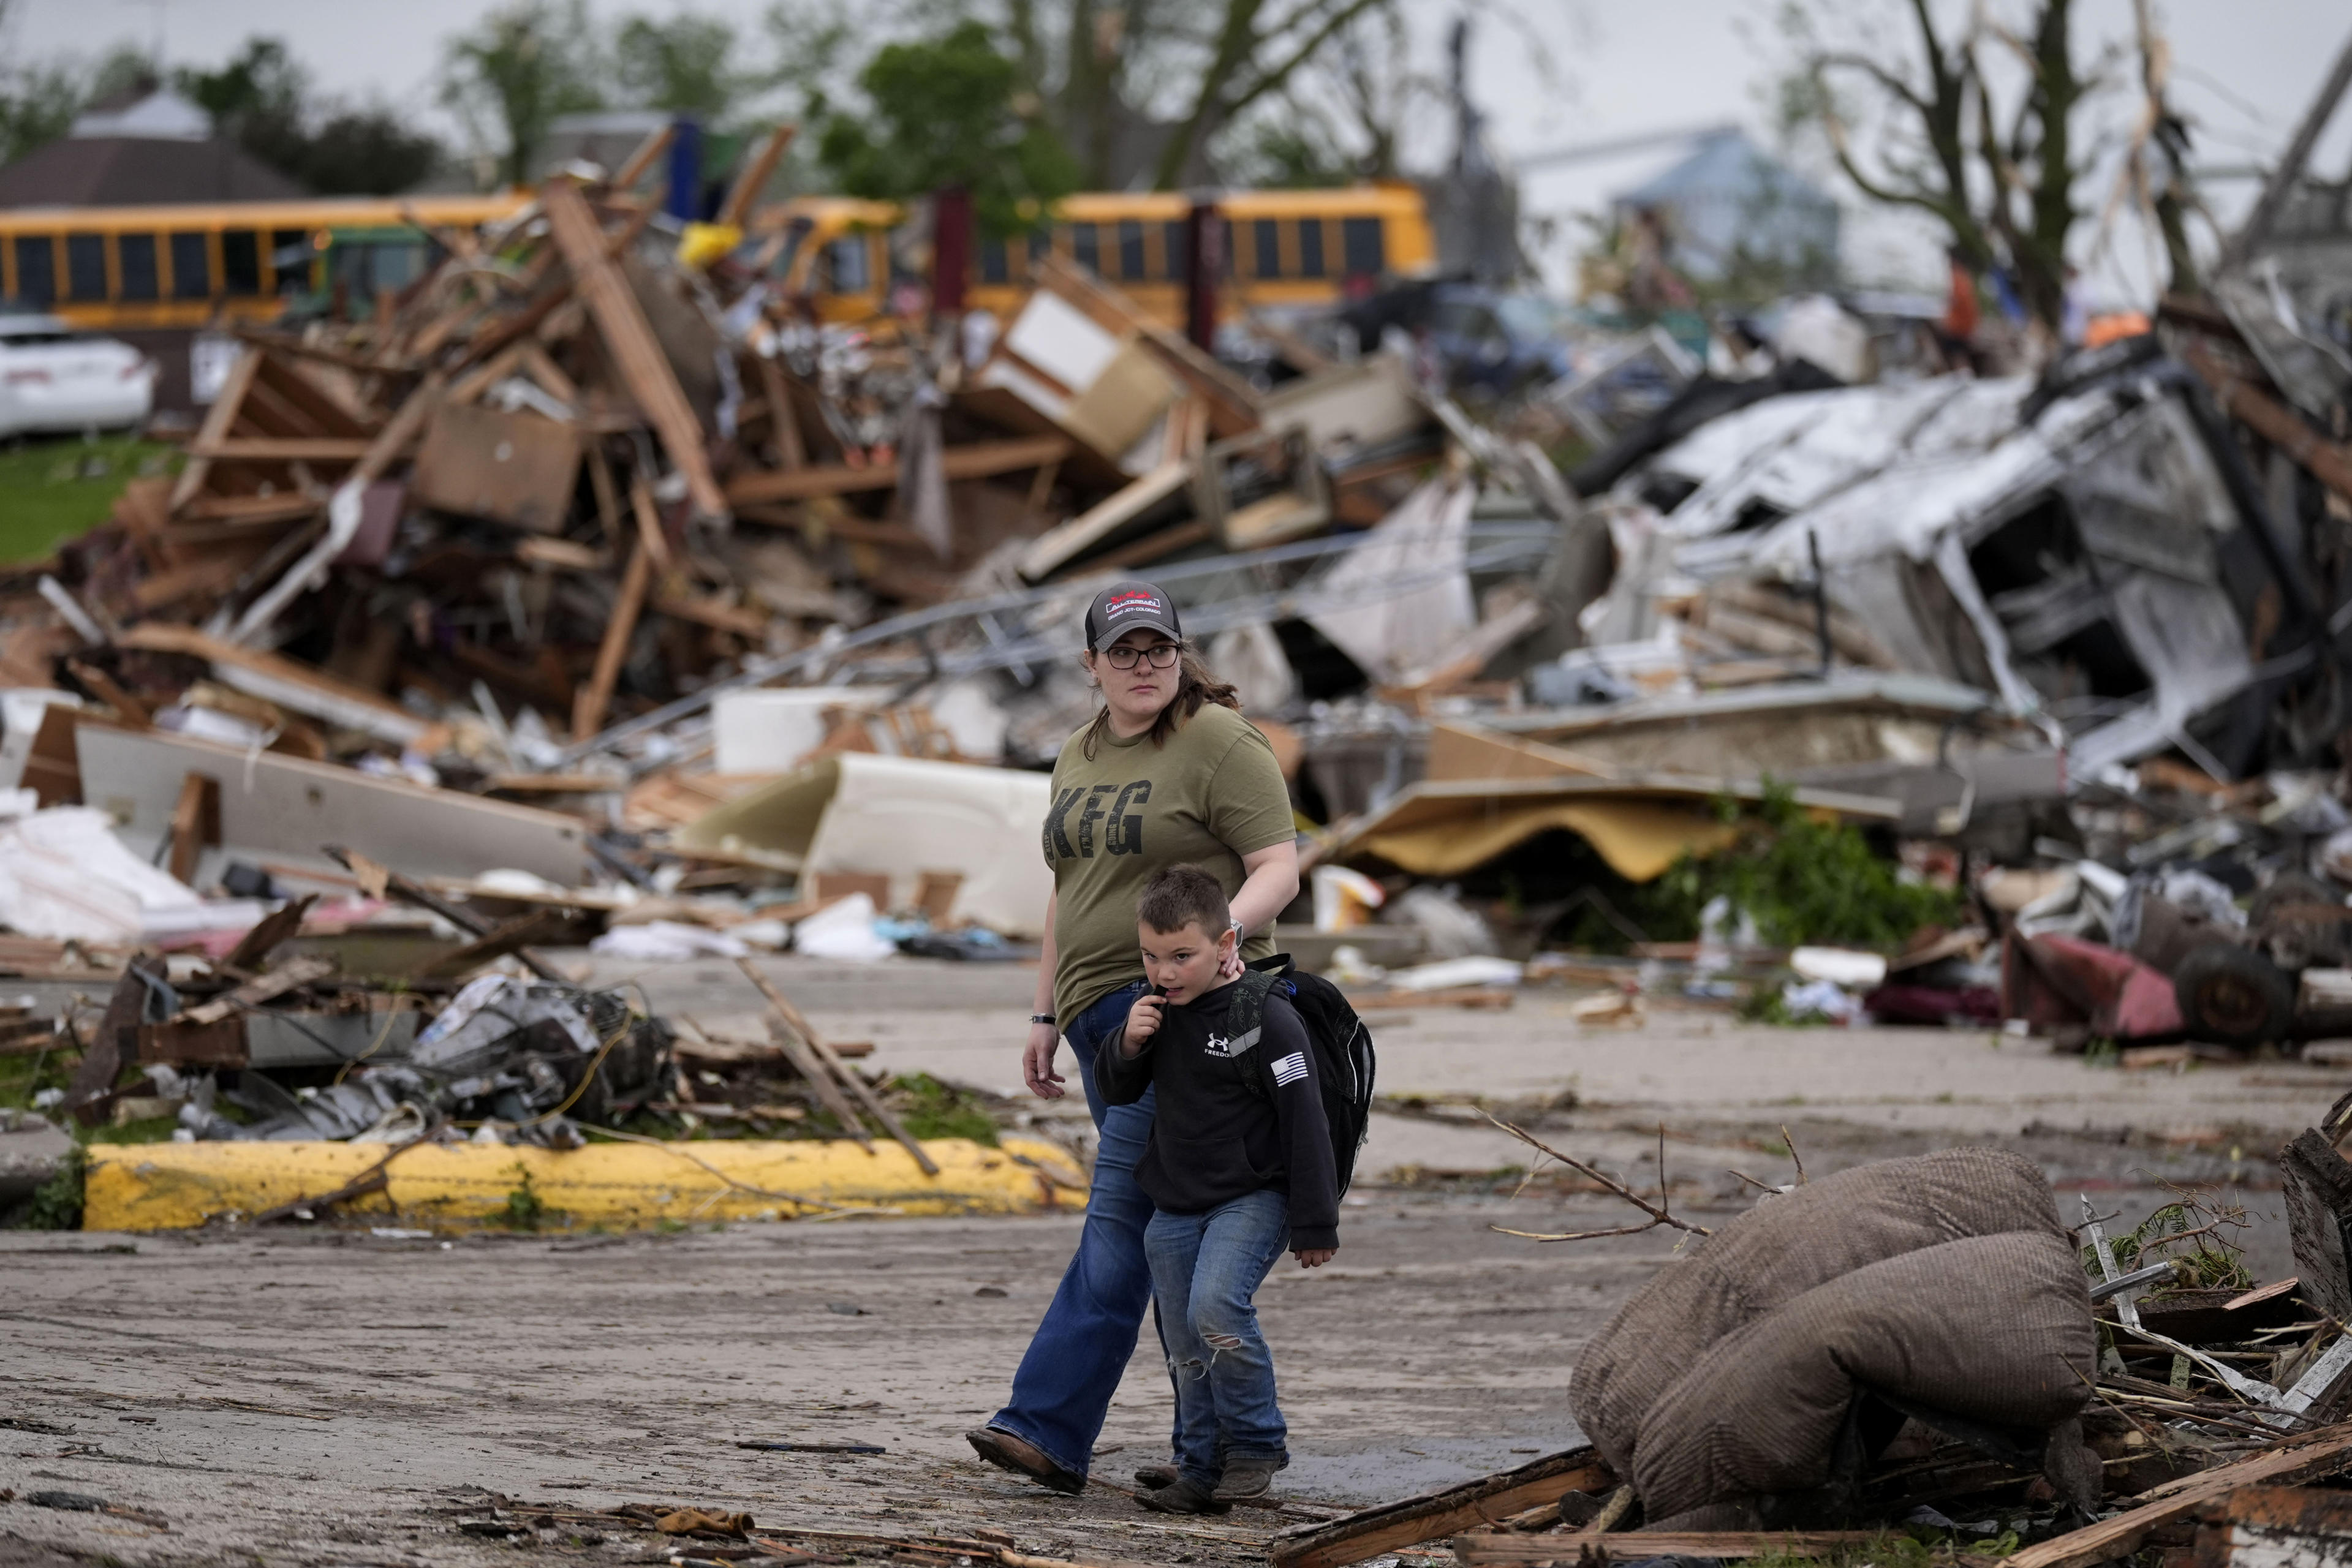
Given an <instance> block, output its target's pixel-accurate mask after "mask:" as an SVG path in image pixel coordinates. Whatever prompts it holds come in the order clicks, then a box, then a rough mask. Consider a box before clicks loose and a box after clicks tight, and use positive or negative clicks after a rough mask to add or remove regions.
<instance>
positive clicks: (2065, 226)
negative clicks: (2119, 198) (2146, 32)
mask: <svg viewBox="0 0 2352 1568" xmlns="http://www.w3.org/2000/svg"><path fill="white" fill-rule="evenodd" d="M1787 15H1788V26H1789V28H1790V36H1791V38H1792V40H1793V41H1794V42H1795V44H1796V46H1797V49H1798V54H1799V61H1798V64H1797V68H1796V70H1795V71H1794V72H1793V73H1792V75H1791V76H1790V78H1789V79H1787V80H1786V81H1784V82H1783V83H1782V91H1781V100H1782V115H1783V119H1784V120H1786V121H1788V122H1790V124H1791V125H1800V124H1808V123H1810V124H1812V125H1816V126H1818V127H1819V128H1820V130H1821V131H1822V132H1823V133H1824V134H1825V135H1826V136H1827V137H1828V140H1829V143H1830V147H1831V150H1832V152H1833V154H1834V155H1835V157H1836V159H1837V162H1838V167H1839V168H1840V169H1841V170H1842V171H1843V172H1844V174H1845V176H1846V178H1847V179H1849V180H1851V181H1852V182H1853V184H1854V186H1855V188H1856V189H1858V190H1860V191H1861V192H1862V193H1863V194H1864V195H1865V196H1868V197H1870V198H1871V199H1872V200H1873V201H1876V202H1882V203H1885V204H1889V205H1894V206H1907V207H1913V208H1916V209H1917V210H1919V211H1922V212H1925V213H1927V214H1930V215H1932V216H1933V217H1935V218H1936V219H1937V220H1938V221H1939V222H1941V223H1942V224H1943V225H1944V226H1945V228H1946V230H1947V231H1948V233H1949V235H1950V236H1951V243H1952V246H1953V247H1954V249H1955V250H1956V251H1958V254H1959V256H1960V257H1961V259H1962V260H1963V261H1964V262H1965V263H1966V264H1967V265H1968V267H1969V269H1970V270H1971V271H1976V272H1980V271H1982V270H1984V269H1985V268H1986V267H1990V266H1993V265H1996V264H2005V265H2006V266H2007V267H2008V268H2009V269H2010V271H2011V275H2012V276H2013V277H2015V279H2016V283H2017V289H2018V294H2019V297H2020V298H2021V299H2022V301H2023V302H2024V304H2025V307H2026V308H2027V309H2028V310H2029V311H2030V312H2031V313H2032V316H2033V317H2034V319H2036V320H2038V321H2040V322H2042V324H2043V325H2044V326H2045V327H2048V328H2050V329H2052V330H2053V331H2054V330H2056V329H2058V328H2059V326H2060V323H2061V318H2062V317H2063V313H2064V309H2065V295H2066V242H2067V238H2068V235H2070V234H2071V232H2072V231H2073V228H2074V222H2075V220H2076V219H2077V218H2078V217H2080V216H2081V215H2082V212H2081V209H2080V208H2078V207H2077V206H2076V204H2075V202H2074V185H2075V183H2076V181H2077V180H2079V179H2080V178H2081V177H2082V175H2083V173H2084V171H2085V169H2086V168H2087V167H2088V166H2089V164H2090V162H2091V161H2092V160H2091V158H2090V156H2089V153H2088V152H2087V150H2086V149H2084V147H2083V146H2082V145H2081V143H2080V141H2078V138H2077V136H2076V127H2075V115H2076V112H2077V110H2080V109H2081V108H2082V107H2083V106H2084V104H2085V103H2086V102H2088V100H2089V99H2090V98H2091V97H2092V95H2093V94H2094V93H2095V92H2096V91H2098V90H2099V89H2100V88H2101V87H2102V86H2103V85H2104V83H2105V77H2104V72H2103V70H2102V69H2101V68H2099V66H2095V67H2094V68H2090V69H2087V70H2086V69H2084V68H2082V67H2081V66H2080V65H2079V64H2078V62H2077V60H2076V58H2075V55H2074V37H2073V23H2074V0H2035V3H2034V5H2033V6H2032V11H2031V13H2030V15H2029V19H2028V21H2027V24H2026V25H2025V26H2021V27H2011V26H2004V25H2003V24H2002V22H2001V21H2000V18H1999V16H1997V15H1996V14H1995V13H1994V12H1993V10H1992V9H1991V8H1990V7H1981V8H1978V9H1976V10H1974V11H1972V12H1971V13H1970V15H1969V17H1968V19H1967V21H1966V23H1965V25H1964V26H1960V27H1959V28H1958V29H1957V30H1955V29H1952V28H1949V27H1948V26H1945V25H1944V24H1943V23H1941V22H1939V20H1938V18H1937V13H1936V8H1935V6H1934V5H1932V4H1931V0H1910V4H1909V11H1908V16H1909V26H1910V33H1911V37H1910V38H1909V39H1908V41H1907V43H1906V42H1899V41H1895V40H1894V39H1890V38H1889V37H1886V36H1885V35H1884V34H1882V33H1880V32H1878V31H1877V30H1876V29H1875V28H1873V27H1869V26H1860V25H1857V24H1856V23H1854V22H1853V20H1852V18H1851V17H1850V16H1849V15H1848V14H1847V13H1846V12H1845V11H1844V9H1843V7H1842V6H1840V5H1837V4H1836V3H1835V0H1805V3H1802V4H1799V5H1792V6H1791V7H1790V10H1789V12H1788V14H1787ZM2001 60H2007V61H2010V62H2011V63H2013V65H2014V66H2015V67H2016V68H2017V69H2016V71H2014V72H2013V73H2008V74H2011V75H2014V76H2015V77H2017V78H2019V80H2020V82H2021V85H2020V86H2019V87H2018V88H2016V89H2014V95H2013V99H2012V101H2010V102H2008V103H2005V104H2004V103H2003V102H2002V101H2000V100H2001V99H2002V98H2003V96H2004V95H2003V92H2002V90H2001V88H2000V80H2001V78H2003V76H2004V72H2003V71H2002V70H2001V69H2000V68H1998V66H1997V62H1999V61H2001ZM2104 63H2105V62H2104V60H2102V61H2101V62H2100V63H2099V65H2100V66H2103V65H2104ZM1866 132H1874V133H1866Z"/></svg>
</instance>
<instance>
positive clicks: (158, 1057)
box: [139, 1018, 247, 1067]
mask: <svg viewBox="0 0 2352 1568" xmlns="http://www.w3.org/2000/svg"><path fill="white" fill-rule="evenodd" d="M139 1060H140V1061H163V1062H169V1063H171V1064H172V1065H173V1066H174V1067H180V1066H201V1067H243V1066H245V1065H246V1062H247V1056H246V1049H245V1020H244V1019H241V1018H228V1019H215V1021H213V1022H211V1023H195V1022H192V1021H190V1020H189V1019H173V1020H172V1021H170V1022H168V1023H146V1024H141V1025H140V1026H139Z"/></svg>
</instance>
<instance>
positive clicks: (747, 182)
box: [714, 125, 800, 228]
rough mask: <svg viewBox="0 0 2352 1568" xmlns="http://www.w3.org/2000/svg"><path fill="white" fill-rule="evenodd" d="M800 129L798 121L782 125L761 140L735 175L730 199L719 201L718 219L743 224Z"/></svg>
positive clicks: (724, 222) (738, 224) (729, 194)
mask: <svg viewBox="0 0 2352 1568" xmlns="http://www.w3.org/2000/svg"><path fill="white" fill-rule="evenodd" d="M799 130H800V127H799V126H797V125H779V126H777V127H776V128H775V129H774V130H773V131H769V132H768V136H767V140H765V141H762V142H761V143H760V150H759V151H758V152H754V153H753V154H751V162H748V163H746V164H744V165H743V172H741V173H740V174H738V175H737V176H735V183H734V185H733V186H732V187H730V189H729V191H728V193H727V200H726V201H725V202H723V203H721V204H719V216H718V217H717V218H716V219H715V220H714V221H715V222H718V223H720V224H731V225H734V226H736V227H738V228H740V227H741V226H742V225H743V220H744V219H745V218H747V217H749V216H750V215H751V204H752V203H754V202H756V201H758V200H759V199H760V189H761V186H763V185H765V184H766V183H768V176H769V175H771V174H772V173H774V172H776V161H777V160H778V159H780V158H782V156H783V155H784V149H785V148H787V147H790V146H791V145H792V144H793V134H794V133H795V132H797V131H799Z"/></svg>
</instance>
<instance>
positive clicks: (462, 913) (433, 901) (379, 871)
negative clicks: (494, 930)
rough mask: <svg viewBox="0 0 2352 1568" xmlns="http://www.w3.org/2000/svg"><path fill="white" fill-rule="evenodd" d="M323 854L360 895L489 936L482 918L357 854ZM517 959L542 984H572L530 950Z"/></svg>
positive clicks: (324, 849) (337, 847)
mask: <svg viewBox="0 0 2352 1568" xmlns="http://www.w3.org/2000/svg"><path fill="white" fill-rule="evenodd" d="M320 853H322V854H324V855H325V856H326V857H327V858H328V859H329V860H331V861H333V862H335V863H336V864H337V865H339V866H341V867H342V868H343V869H344V870H345V871H348V872H350V873H352V875H353V876H354V877H357V878H358V879H359V883H360V891H361V892H362V893H364V894H367V895H368V896H369V897H371V898H388V899H391V900H393V901H394V903H397V904H408V905H409V906H410V907H412V908H415V909H422V910H424V911H425V912H426V913H427V914H431V915H439V916H440V917H441V918H442V919H444V920H446V921H447V922H448V923H449V924H450V925H454V926H456V927H457V929H458V930H460V931H463V932H464V933H466V935H467V936H488V935H489V934H490V923H489V922H488V921H487V920H485V919H483V918H482V917H481V916H480V915H476V914H475V913H474V912H473V911H471V910H469V909H465V908H461V907H460V906H459V905H457V904H452V903H450V902H449V900H447V899H446V898H443V897H442V896H441V895H440V894H436V893H434V892H433V891H432V890H430V889H429V888H425V887H420V886H418V885H417V884H416V883H414V882H411V881H410V880H409V879H408V878H406V877H404V876H403V875H401V874H400V873H398V872H396V871H394V870H392V869H391V868H390V867H388V866H383V865H380V864H378V863H377V862H374V861H372V860H370V859H368V857H367V856H365V855H363V854H361V853H360V852H358V851H356V850H351V849H346V848H344V847H343V846H342V845H341V844H323V845H321V846H320ZM515 956H516V957H517V958H518V959H520V961H521V963H522V965H523V967H525V968H527V969H529V970H530V972H531V973H532V974H534V975H536V976H538V977H540V978H541V979H542V980H551V981H553V982H554V983H555V984H557V985H559V986H568V985H570V984H571V983H572V981H571V979H570V978H569V977H567V976H565V975H564V974H563V973H562V971H561V970H559V969H557V968H556V967H554V966H553V965H551V964H550V963H548V962H547V960H545V959H544V958H541V957H540V956H538V955H537V954H535V953H533V952H531V951H530V949H529V948H522V949H519V950H518V951H517V952H516V953H515Z"/></svg>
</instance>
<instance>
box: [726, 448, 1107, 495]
mask: <svg viewBox="0 0 2352 1568" xmlns="http://www.w3.org/2000/svg"><path fill="white" fill-rule="evenodd" d="M1074 449H1075V447H1074V444H1073V443H1072V442H1071V441H1070V439H1069V438H1068V437H1067V436H1062V435H1024V436H1016V437H1013V438H1011V439H1008V440H1003V441H971V442H966V443H964V444H962V445H960V446H950V447H948V448H947V449H946V450H945V451H943V452H942V453H941V454H940V472H941V473H942V474H944V475H945V476H946V477H947V479H948V481H949V482H950V484H952V483H954V482H955V481H957V480H960V479H986V478H989V477H992V476H995V475H998V474H1017V473H1020V472H1021V471H1023V470H1024V469H1029V468H1042V467H1044V466H1045V465H1047V464H1049V463H1059V462H1061V461H1062V460H1063V459H1064V458H1066V457H1067V456H1069V455H1070V453H1071V452H1072V451H1073V450H1074ZM897 486H898V466H897V465H895V464H873V465H868V466H866V467H864V468H852V467H850V466H848V465H846V464H838V463H828V464H824V465H821V466H818V467H813V468H791V469H785V470H782V471H781V472H777V473H769V474H750V475H746V476H743V477H742V478H740V479H738V480H736V481H735V482H734V483H733V484H732V485H730V486H728V487H727V498H728V499H729V500H730V501H731V502H733V503H735V504H736V505H737V506H757V505H760V504H761V503H763V502H770V501H806V500H813V499H814V498H815V497H819V496H846V495H848V494H850V493H852V492H853V491H857V490H888V489H893V488H896V487H897Z"/></svg>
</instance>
